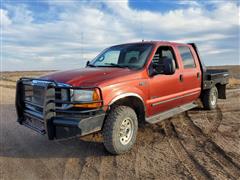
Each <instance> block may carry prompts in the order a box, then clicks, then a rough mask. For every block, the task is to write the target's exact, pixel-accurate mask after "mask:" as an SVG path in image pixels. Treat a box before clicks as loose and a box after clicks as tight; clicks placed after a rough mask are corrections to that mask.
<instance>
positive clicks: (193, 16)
mask: <svg viewBox="0 0 240 180" xmlns="http://www.w3.org/2000/svg"><path fill="white" fill-rule="evenodd" d="M239 2H240V1H237V0H225V1H224V0H208V1H207V0H198V1H195V0H193V1H187V0H172V1H167V0H143V1H141V0H109V1H107V0H106V1H102V0H82V1H80V0H79V1H73V0H18V1H17V0H4V1H3V0H1V7H0V15H1V22H0V26H1V49H0V51H1V71H21V70H63V69H72V68H80V67H83V66H85V63H86V61H87V60H91V59H93V58H94V57H95V56H96V55H97V54H98V53H99V52H101V51H102V50H103V49H105V48H107V47H108V46H111V45H115V44H121V43H128V42H136V41H141V40H142V39H144V40H164V41H174V42H182V43H188V42H195V43H196V44H197V46H198V48H199V51H200V55H201V57H202V60H203V61H204V63H205V64H206V65H235V64H240V59H239V57H240V56H239V55H240V54H239V51H240V41H239V36H240V31H239V27H240V3H239Z"/></svg>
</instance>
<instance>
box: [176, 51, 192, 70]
mask: <svg viewBox="0 0 240 180" xmlns="http://www.w3.org/2000/svg"><path fill="white" fill-rule="evenodd" d="M178 50H179V52H180V55H181V58H182V61H183V66H184V68H185V69H187V68H195V67H196V64H195V61H194V59H193V55H192V53H191V50H190V49H189V48H188V47H186V46H179V47H178Z"/></svg>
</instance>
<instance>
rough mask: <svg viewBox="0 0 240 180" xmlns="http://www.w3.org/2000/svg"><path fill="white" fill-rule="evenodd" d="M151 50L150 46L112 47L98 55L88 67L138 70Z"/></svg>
mask: <svg viewBox="0 0 240 180" xmlns="http://www.w3.org/2000/svg"><path fill="white" fill-rule="evenodd" d="M151 50H152V44H142V43H141V44H125V45H118V46H113V47H110V48H108V49H106V50H105V51H103V52H102V53H101V54H99V55H98V56H97V57H96V58H95V59H93V60H92V61H91V62H90V63H89V66H93V67H120V68H124V67H127V68H136V69H140V68H142V67H143V66H144V64H145V62H146V60H147V58H148V56H149V54H150V52H151Z"/></svg>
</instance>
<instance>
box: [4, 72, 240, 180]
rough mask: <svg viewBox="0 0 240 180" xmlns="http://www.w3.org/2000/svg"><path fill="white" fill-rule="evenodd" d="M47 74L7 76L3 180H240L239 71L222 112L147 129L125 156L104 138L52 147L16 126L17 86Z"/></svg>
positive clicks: (51, 143) (197, 111) (221, 103)
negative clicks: (106, 145) (105, 144)
mask: <svg viewBox="0 0 240 180" xmlns="http://www.w3.org/2000/svg"><path fill="white" fill-rule="evenodd" d="M229 69H230V70H231V68H229ZM43 73H45V72H18V73H4V74H2V81H1V82H0V83H1V84H0V88H1V91H0V92H1V96H0V113H1V114H0V115H1V122H0V123H1V126H0V132H1V134H0V135H1V136H0V143H1V146H0V178H1V179H4V180H5V179H14V180H15V179H20V180H25V179H31V180H32V179H68V180H70V179H83V180H86V179H90V180H93V179H196V180H198V179H221V180H222V179H240V89H239V85H240V83H239V79H240V76H239V73H240V71H239V69H237V70H235V69H234V72H233V71H231V72H230V74H231V78H232V80H231V83H234V84H231V85H229V86H228V88H229V89H228V91H227V100H219V102H218V107H217V109H216V110H214V111H205V110H202V109H201V108H196V109H193V110H191V111H188V112H185V113H182V114H180V115H178V116H175V117H173V118H171V119H169V120H166V121H165V122H163V123H161V124H155V125H147V126H145V127H141V128H140V129H139V133H138V137H137V142H136V145H135V146H134V148H133V150H132V151H130V152H129V153H127V154H124V155H119V156H112V155H109V154H108V153H107V152H106V151H105V149H104V147H103V145H102V143H101V141H102V137H101V135H100V134H95V135H90V136H86V137H82V138H75V139H71V140H64V141H48V140H47V137H46V136H41V135H38V134H36V133H35V132H33V131H32V130H30V129H28V128H25V127H23V126H20V125H19V124H18V123H16V112H15V107H14V98H15V89H14V87H15V81H16V80H17V79H18V78H19V76H22V75H24V76H37V75H39V74H43Z"/></svg>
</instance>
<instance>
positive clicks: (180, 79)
mask: <svg viewBox="0 0 240 180" xmlns="http://www.w3.org/2000/svg"><path fill="white" fill-rule="evenodd" d="M179 81H180V82H183V75H182V74H180V76H179Z"/></svg>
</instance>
